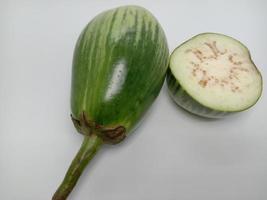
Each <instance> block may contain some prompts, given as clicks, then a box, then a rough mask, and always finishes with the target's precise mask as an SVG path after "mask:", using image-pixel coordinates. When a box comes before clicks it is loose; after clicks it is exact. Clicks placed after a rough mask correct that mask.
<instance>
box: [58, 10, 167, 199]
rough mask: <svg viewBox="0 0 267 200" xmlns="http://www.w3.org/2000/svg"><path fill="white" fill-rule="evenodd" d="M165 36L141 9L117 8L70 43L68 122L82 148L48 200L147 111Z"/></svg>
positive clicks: (163, 62) (159, 79)
mask: <svg viewBox="0 0 267 200" xmlns="http://www.w3.org/2000/svg"><path fill="white" fill-rule="evenodd" d="M168 57H169V51H168V45H167V41H166V37H165V34H164V32H163V30H162V28H161V26H160V24H159V23H158V21H157V20H156V19H155V17H154V16H153V15H152V14H151V13H150V12H149V11H147V10H146V9H144V8H142V7H138V6H123V7H118V8H115V9H112V10H108V11H106V12H103V13H101V14H99V15H97V16H96V17H95V18H94V19H93V20H92V21H91V22H90V23H89V24H88V25H87V26H86V27H85V29H84V30H83V31H82V33H81V35H80V37H79V39H78V42H77V44H76V48H75V52H74V58H73V69H72V85H71V86H72V90H71V112H72V115H71V116H72V121H73V123H74V125H75V127H76V129H77V130H78V132H80V133H81V134H83V135H84V141H83V144H82V146H81V148H80V150H79V152H78V154H77V155H76V157H75V158H74V160H73V161H72V164H71V166H70V168H69V170H68V172H67V174H66V176H65V178H64V180H63V182H62V183H61V185H60V186H59V188H58V190H57V191H56V193H55V194H54V196H53V200H64V199H66V198H67V197H68V195H69V194H70V192H71V191H72V189H73V188H74V186H75V184H76V183H77V181H78V178H79V177H80V175H81V173H82V171H83V170H84V168H85V167H86V165H87V164H88V163H89V161H90V160H91V159H92V158H93V156H94V155H95V154H96V152H97V150H98V149H99V148H100V147H101V145H102V144H105V143H108V144H116V143H119V142H121V141H122V140H123V139H124V138H125V137H126V136H127V134H129V133H130V132H131V130H133V128H134V127H135V125H136V124H137V123H138V121H139V120H140V119H141V118H142V116H143V115H144V113H145V112H146V111H147V110H148V108H149V107H150V106H151V104H152V103H153V101H154V100H155V98H156V97H157V95H158V94H159V91H160V89H161V87H162V84H163V82H164V78H165V74H166V70H167V65H168Z"/></svg>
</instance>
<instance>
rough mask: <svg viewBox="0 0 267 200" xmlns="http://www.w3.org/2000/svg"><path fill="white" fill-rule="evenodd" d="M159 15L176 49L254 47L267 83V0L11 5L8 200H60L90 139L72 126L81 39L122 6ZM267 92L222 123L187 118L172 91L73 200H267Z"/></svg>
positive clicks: (3, 58) (0, 16) (103, 156)
mask: <svg viewBox="0 0 267 200" xmlns="http://www.w3.org/2000/svg"><path fill="white" fill-rule="evenodd" d="M125 4H137V5H141V6H144V7H146V8H147V9H149V10H150V11H151V12H152V13H153V14H154V15H155V16H156V17H157V18H158V20H159V21H160V23H161V25H162V27H163V28H164V30H165V32H166V36H167V38H168V43H169V47H170V50H171V51H172V50H173V49H174V48H175V47H176V46H178V45H179V44H180V43H182V42H183V41H185V40H186V39H189V38H190V37H192V36H194V35H195V34H198V33H201V32H207V31H209V32H220V33H224V34H227V35H230V36H232V37H234V38H236V39H238V40H240V41H242V42H243V43H244V44H245V45H247V46H248V48H249V49H250V50H251V54H252V57H253V59H254V61H255V63H256V65H257V66H258V68H259V70H260V71H261V72H262V75H263V78H264V80H265V79H266V77H267V59H266V58H267V39H266V37H267V27H266V25H267V24H266V23H267V12H266V10H267V1H264V0H251V1H241V0H240V1H221V0H220V1H191V0H185V1H171V0H169V1H168V0H164V1H123V0H121V1H119V0H117V1H115V0H106V1H103V0H102V1H90V0H87V1H78V0H72V1H52V0H51V1H37V0H35V1H34V0H32V1H30V0H28V1H26V0H24V1H23V0H17V1H15V0H7V1H3V0H0V25H1V26H0V199H1V200H48V199H51V196H52V194H53V193H54V191H55V189H56V188H57V186H58V185H59V183H60V182H61V180H62V178H63V177H64V175H65V172H66V169H67V167H68V166H69V164H70V162H71V160H72V158H73V157H74V155H75V154H76V151H77V150H78V148H79V146H80V144H81V142H82V136H81V135H79V134H77V132H76V130H75V129H74V127H73V125H72V122H71V120H70V116H69V114H70V109H69V99H70V77H71V62H72V54H73V48H74V45H75V42H76V39H77V37H78V35H79V33H80V31H81V30H82V29H83V27H84V26H85V25H86V24H87V22H88V21H89V20H90V19H92V17H93V16H95V15H96V14H98V13H99V12H101V11H103V10H106V9H109V8H113V7H116V6H119V5H125ZM266 98H267V97H266V87H264V91H263V95H262V97H261V99H260V100H259V102H258V103H257V105H256V106H254V107H253V108H252V109H250V110H249V111H246V112H243V113H241V114H237V115H235V116H231V117H228V118H225V119H222V120H205V119H202V118H199V117H195V116H192V115H191V114H188V113H187V112H185V111H183V110H181V109H180V108H178V107H177V106H175V104H174V103H173V102H172V101H171V100H170V98H169V96H168V95H167V91H166V86H165V85H164V87H163V89H162V91H161V94H160V96H159V98H158V99H157V101H156V102H155V104H154V105H153V106H152V108H151V109H150V112H149V113H148V115H147V116H146V118H145V119H144V121H143V123H142V124H141V126H140V128H138V129H137V130H136V131H135V132H134V133H133V134H132V135H131V136H130V137H129V138H127V139H126V140H125V141H124V142H123V143H122V144H120V145H117V146H105V147H104V148H103V149H102V150H101V151H100V152H99V153H98V154H97V156H96V157H95V159H94V160H93V161H92V163H91V165H90V166H89V167H88V168H87V169H86V171H85V172H84V174H83V176H82V177H81V179H80V181H79V183H78V185H77V187H76V189H75V190H74V191H73V193H72V194H71V196H70V198H69V199H70V200H73V199H76V200H137V199H139V200H266V199H267V187H266V186H267V121H266V120H267V104H266Z"/></svg>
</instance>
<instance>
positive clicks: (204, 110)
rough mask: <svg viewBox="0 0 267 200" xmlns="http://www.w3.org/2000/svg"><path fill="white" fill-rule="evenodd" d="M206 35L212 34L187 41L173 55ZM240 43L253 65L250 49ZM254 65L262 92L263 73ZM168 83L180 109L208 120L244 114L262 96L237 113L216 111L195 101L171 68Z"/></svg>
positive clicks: (167, 77)
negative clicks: (239, 113)
mask: <svg viewBox="0 0 267 200" xmlns="http://www.w3.org/2000/svg"><path fill="white" fill-rule="evenodd" d="M205 34H210V33H201V34H199V35H196V36H194V37H193V38H191V39H189V40H187V41H185V42H184V43H182V44H181V45H180V46H178V47H177V48H176V49H175V50H174V51H173V53H174V52H175V51H176V50H177V49H179V47H181V46H182V45H183V44H185V43H187V42H190V41H191V40H192V39H194V38H195V37H198V36H201V35H205ZM213 34H216V33H213ZM220 35H222V34H220ZM223 36H226V35H223ZM226 37H229V36H226ZM236 41H237V40H236ZM238 42H239V41H238ZM239 43H240V45H242V46H243V47H244V48H245V49H246V50H247V52H248V55H249V58H250V60H251V62H252V63H253V61H252V59H251V55H250V52H249V50H248V48H247V47H246V46H245V45H243V44H242V43H241V42H239ZM171 56H172V55H171ZM253 65H254V66H255V69H256V70H257V71H258V74H259V76H260V77H261V91H262V88H263V86H262V85H263V81H262V76H261V73H260V71H259V70H258V69H257V67H256V65H255V64H254V63H253ZM166 81H167V86H168V90H169V94H170V96H171V98H172V99H173V100H174V101H175V103H176V104H178V105H179V106H180V107H182V108H183V109H185V110H186V111H188V112H190V113H192V114H195V115H198V116H201V117H206V118H222V117H225V116H228V115H232V114H235V113H238V112H242V111H244V110H247V109H249V108H250V107H252V106H253V105H255V104H256V103H257V101H258V100H259V98H260V96H261V94H260V95H259V96H258V98H257V100H256V101H255V102H254V104H252V105H250V106H249V107H247V108H245V109H244V110H237V111H231V110H227V111H225V110H216V109H214V108H210V107H208V106H207V105H203V104H201V103H200V102H198V100H197V99H195V98H193V97H192V96H190V94H189V93H188V92H187V91H186V90H185V89H184V88H183V86H182V85H181V84H180V83H179V81H178V80H177V79H176V78H175V77H174V75H173V73H172V71H171V68H170V67H169V68H168V70H167V76H166Z"/></svg>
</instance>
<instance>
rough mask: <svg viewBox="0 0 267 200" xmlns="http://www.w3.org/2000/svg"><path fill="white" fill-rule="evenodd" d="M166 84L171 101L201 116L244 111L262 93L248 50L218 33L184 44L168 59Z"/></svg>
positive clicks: (259, 79)
mask: <svg viewBox="0 0 267 200" xmlns="http://www.w3.org/2000/svg"><path fill="white" fill-rule="evenodd" d="M169 67H170V69H169V70H168V75H167V84H168V88H169V90H170V94H171V96H172V98H173V99H174V100H175V102H176V103H177V104H178V105H180V106H181V107H183V108H185V109H186V110H188V111H190V112H193V113H195V114H197V115H201V116H205V117H221V116H223V115H225V114H228V113H232V112H239V111H242V110H246V109H248V108H249V107H251V106H252V105H254V104H255V103H256V102H257V100H258V99H259V97H260V95H261V92H262V77H261V74H260V72H259V71H258V69H257V68H256V66H255V64H254V63H253V61H252V59H251V56H250V53H249V51H248V49H247V48H246V47H245V46H244V45H243V44H242V43H240V42H239V41H237V40H235V39H233V38H231V37H229V36H226V35H222V34H218V33H203V34H199V35H197V36H195V37H193V38H192V39H190V40H188V41H186V42H184V43H183V44H182V45H180V46H179V47H178V48H176V49H175V50H174V52H173V53H172V55H171V57H170V66H169Z"/></svg>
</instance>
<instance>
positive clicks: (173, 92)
mask: <svg viewBox="0 0 267 200" xmlns="http://www.w3.org/2000/svg"><path fill="white" fill-rule="evenodd" d="M166 81H167V86H168V90H169V94H170V96H171V98H172V99H173V100H174V101H175V103H177V104H178V105H179V106H180V107H182V108H183V109H185V110H186V111H189V112H190V113H193V114H195V115H198V116H202V117H207V118H222V117H225V116H226V115H229V114H231V112H224V111H218V110H214V109H210V108H208V107H206V106H204V105H202V104H200V103H199V102H197V101H196V100H195V99H193V98H192V97H191V96H190V95H189V94H188V93H187V92H186V91H185V90H184V88H183V87H182V86H181V85H180V84H179V82H178V81H177V80H176V79H175V77H174V76H173V75H172V73H171V71H170V70H168V71H167V77H166Z"/></svg>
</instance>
